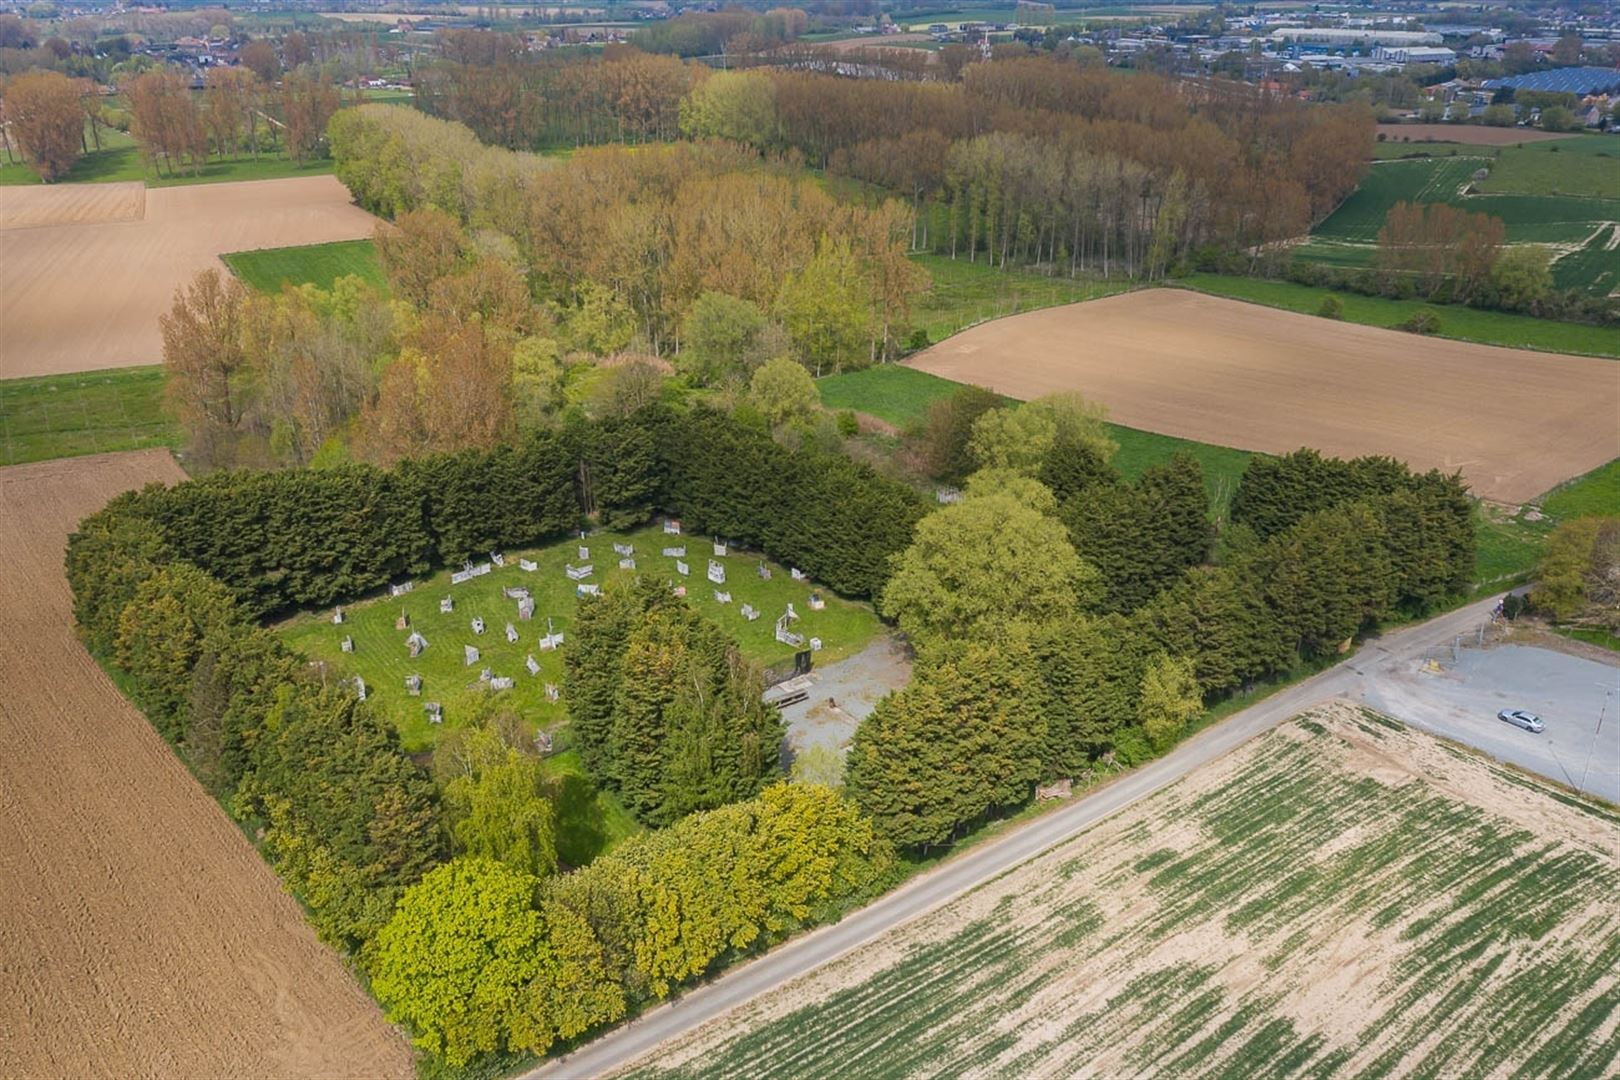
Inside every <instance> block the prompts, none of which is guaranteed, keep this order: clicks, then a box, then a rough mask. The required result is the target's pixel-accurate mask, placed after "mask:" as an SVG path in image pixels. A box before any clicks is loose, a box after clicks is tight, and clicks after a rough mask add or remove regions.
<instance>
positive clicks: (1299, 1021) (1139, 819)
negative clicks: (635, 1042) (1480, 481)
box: [632, 704, 1620, 1080]
mask: <svg viewBox="0 0 1620 1080" xmlns="http://www.w3.org/2000/svg"><path fill="white" fill-rule="evenodd" d="M1617 886H1620V815H1617V814H1616V813H1615V812H1614V811H1613V810H1612V809H1609V808H1606V807H1604V806H1601V805H1599V804H1595V803H1590V802H1587V801H1584V800H1583V799H1580V798H1576V797H1574V796H1572V795H1570V794H1568V793H1567V792H1565V791H1563V790H1561V789H1557V788H1554V787H1552V786H1550V785H1547V784H1544V783H1542V782H1541V781H1538V780H1532V779H1529V778H1527V777H1526V776H1524V775H1523V774H1520V773H1516V772H1512V771H1510V770H1508V769H1506V768H1505V767H1502V766H1499V765H1496V764H1495V763H1493V762H1490V761H1488V760H1486V759H1484V758H1482V757H1479V756H1478V755H1475V754H1473V753H1470V752H1467V751H1464V750H1462V749H1460V748H1457V747H1455V746H1453V745H1452V744H1449V743H1445V742H1441V741H1439V740H1437V739H1434V738H1431V737H1429V736H1426V735H1422V734H1419V733H1417V732H1415V731H1412V730H1411V729H1408V728H1406V727H1404V726H1403V725H1401V724H1398V723H1396V722H1394V721H1392V720H1389V719H1387V718H1385V717H1382V716H1379V715H1377V714H1375V713H1371V712H1368V711H1365V710H1360V709H1357V708H1355V707H1353V706H1350V705H1347V704H1336V705H1331V706H1327V707H1324V708H1322V709H1320V710H1317V711H1316V712H1314V713H1311V714H1308V715H1307V716H1305V717H1302V718H1298V719H1296V720H1294V721H1291V722H1289V723H1287V724H1284V725H1283V726H1282V727H1280V728H1278V729H1277V730H1275V731H1273V732H1271V733H1269V734H1267V735H1265V736H1262V737H1260V738H1259V739H1256V740H1255V741H1253V742H1251V743H1249V744H1247V745H1245V746H1244V747H1242V748H1240V749H1239V750H1237V751H1234V752H1233V753H1231V754H1228V755H1227V756H1226V757H1224V758H1221V759H1219V760H1217V761H1215V762H1213V763H1211V764H1209V765H1207V766H1205V767H1203V768H1201V769H1199V770H1198V771H1197V772H1195V773H1193V774H1192V775H1191V776H1189V777H1188V778H1186V779H1185V780H1183V781H1181V782H1180V783H1178V784H1176V785H1174V786H1172V787H1170V788H1167V789H1165V790H1164V791H1162V792H1159V793H1158V794H1156V795H1153V796H1151V797H1149V798H1147V799H1144V800H1142V801H1141V802H1139V803H1137V804H1135V805H1134V806H1132V807H1131V808H1129V809H1127V810H1126V811H1124V812H1122V813H1120V814H1118V815H1117V816H1115V817H1113V818H1111V819H1109V820H1107V821H1106V822H1104V823H1103V824H1101V825H1098V826H1096V827H1095V828H1093V829H1091V830H1090V831H1088V832H1086V833H1084V834H1082V835H1080V836H1078V837H1076V838H1075V839H1073V840H1071V841H1069V842H1067V843H1066V844H1064V845H1062V846H1060V847H1058V848H1056V849H1054V850H1053V851H1051V852H1049V853H1047V854H1046V855H1044V856H1042V857H1041V858H1039V859H1037V860H1035V861H1033V862H1031V863H1028V864H1026V865H1024V866H1023V867H1020V868H1019V869H1017V870H1015V871H1013V872H1012V873H1010V874H1008V875H1006V876H1005V877H1003V878H1001V879H999V880H998V881H996V882H994V883H992V884H991V885H988V886H986V887H984V888H982V889H980V890H978V891H977V892H975V893H972V894H969V895H968V896H966V897H963V898H961V899H959V900H957V901H955V902H953V903H951V904H949V905H947V906H946V907H944V908H942V909H940V910H939V911H937V912H934V913H932V914H930V915H928V916H925V917H924V918H922V919H920V920H917V921H914V922H912V923H909V924H907V925H905V926H903V927H901V928H900V929H899V930H897V931H894V932H892V933H890V934H889V935H887V936H885V937H883V938H880V939H878V940H877V941H875V942H872V943H869V944H868V945H866V946H863V947H862V948H861V949H859V950H857V951H855V952H854V953H852V954H850V955H847V956H846V957H844V958H842V959H840V960H838V961H836V962H834V963H832V964H830V965H828V966H827V967H824V968H822V969H820V970H819V971H817V972H816V973H814V974H813V975H811V976H809V977H807V978H806V979H804V980H802V981H801V982H800V983H798V984H795V985H792V986H789V987H787V988H785V989H784V990H781V991H779V992H777V993H776V994H773V995H770V996H768V997H765V998H761V999H756V1000H755V1001H754V1002H752V1003H750V1004H749V1005H746V1006H743V1007H741V1008H739V1009H737V1010H735V1011H734V1012H733V1013H731V1014H728V1015H726V1016H723V1017H721V1018H719V1019H718V1020H716V1021H714V1022H713V1023H712V1024H710V1025H708V1026H707V1027H705V1028H703V1029H700V1030H698V1031H697V1032H695V1033H694V1034H692V1035H691V1036H689V1037H687V1038H686V1039H685V1040H683V1041H682V1042H680V1043H678V1044H676V1045H674V1046H672V1047H671V1046H666V1047H661V1048H660V1049H659V1052H658V1056H657V1058H656V1060H652V1061H648V1062H644V1063H642V1065H641V1066H640V1067H639V1068H637V1069H635V1070H634V1071H633V1073H632V1075H634V1076H636V1077H637V1078H639V1080H653V1078H661V1077H689V1076H690V1077H695V1076H699V1075H702V1076H706V1077H708V1076H735V1077H743V1076H746V1077H750V1078H765V1077H795V1076H807V1075H818V1074H824V1073H828V1072H834V1071H836V1072H837V1073H838V1074H839V1075H841V1076H849V1077H868V1076H870V1077H876V1076H898V1075H941V1074H946V1073H949V1074H979V1075H1001V1076H1054V1075H1075V1074H1082V1073H1084V1074H1095V1075H1105V1076H1106V1075H1137V1074H1143V1073H1163V1074H1170V1075H1191V1076H1230V1077H1239V1076H1241V1077H1254V1076H1273V1075H1275V1076H1281V1075H1288V1076H1313V1077H1373V1076H1400V1075H1428V1076H1437V1075H1439V1076H1443V1075H1449V1076H1465V1075H1485V1074H1497V1073H1500V1074H1502V1075H1531V1076H1549V1075H1561V1076H1599V1075H1612V1074H1613V1073H1614V1071H1615V1070H1616V1068H1617V1067H1620V1020H1617V1018H1620V908H1617V907H1616V906H1615V904H1614V902H1613V897H1614V895H1615V889H1616V887H1617Z"/></svg>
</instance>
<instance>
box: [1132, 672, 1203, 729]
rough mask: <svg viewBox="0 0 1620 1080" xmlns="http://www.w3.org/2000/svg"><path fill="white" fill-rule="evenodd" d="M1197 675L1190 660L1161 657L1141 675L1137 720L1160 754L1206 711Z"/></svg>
mask: <svg viewBox="0 0 1620 1080" xmlns="http://www.w3.org/2000/svg"><path fill="white" fill-rule="evenodd" d="M1203 708H1204V700H1203V696H1202V695H1201V694H1200V693H1199V690H1198V673H1197V670H1196V667H1195V665H1194V663H1193V659H1192V658H1191V657H1178V656H1171V655H1170V654H1168V653H1160V654H1159V655H1158V656H1156V657H1154V659H1153V661H1152V662H1151V663H1150V664H1148V666H1147V669H1146V670H1145V671H1143V672H1142V697H1141V700H1140V702H1139V703H1138V704H1137V717H1138V719H1140V721H1141V723H1142V729H1143V730H1144V731H1146V732H1147V736H1148V738H1149V739H1151V740H1152V742H1153V746H1154V748H1155V749H1158V750H1167V749H1169V748H1170V747H1171V746H1173V745H1174V744H1175V741H1176V740H1177V739H1178V738H1180V737H1181V733H1182V732H1183V731H1185V730H1187V725H1188V724H1189V723H1191V722H1192V720H1193V719H1194V718H1195V717H1196V716H1197V715H1198V714H1199V713H1200V712H1202V711H1203Z"/></svg>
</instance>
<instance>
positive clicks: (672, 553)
mask: <svg viewBox="0 0 1620 1080" xmlns="http://www.w3.org/2000/svg"><path fill="white" fill-rule="evenodd" d="M664 555H665V556H666V557H668V558H671V559H684V558H686V545H685V544H682V545H681V546H680V547H667V548H665V549H664Z"/></svg>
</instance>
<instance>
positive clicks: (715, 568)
mask: <svg viewBox="0 0 1620 1080" xmlns="http://www.w3.org/2000/svg"><path fill="white" fill-rule="evenodd" d="M709 580H710V581H712V582H714V583H715V584H716V585H724V584H725V583H726V568H725V567H723V566H721V565H720V564H719V563H717V562H715V561H714V560H713V559H710V560H709Z"/></svg>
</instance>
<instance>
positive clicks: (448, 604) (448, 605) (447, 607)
mask: <svg viewBox="0 0 1620 1080" xmlns="http://www.w3.org/2000/svg"><path fill="white" fill-rule="evenodd" d="M455 610H456V602H455V601H454V600H452V599H450V598H449V597H448V596H447V597H445V598H444V599H443V600H440V601H439V614H440V615H448V614H450V613H451V612H453V611H455Z"/></svg>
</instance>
